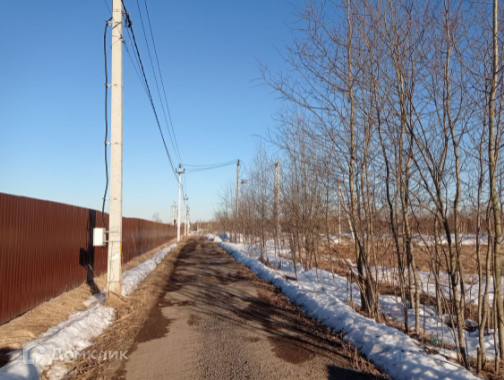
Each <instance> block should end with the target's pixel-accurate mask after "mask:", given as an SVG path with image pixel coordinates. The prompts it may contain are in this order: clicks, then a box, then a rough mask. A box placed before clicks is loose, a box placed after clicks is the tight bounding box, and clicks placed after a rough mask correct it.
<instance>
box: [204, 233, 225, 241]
mask: <svg viewBox="0 0 504 380" xmlns="http://www.w3.org/2000/svg"><path fill="white" fill-rule="evenodd" d="M206 238H207V239H208V240H210V241H214V242H216V243H221V242H222V239H221V238H220V237H218V236H216V235H213V234H207V235H206Z"/></svg>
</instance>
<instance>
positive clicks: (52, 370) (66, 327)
mask: <svg viewBox="0 0 504 380" xmlns="http://www.w3.org/2000/svg"><path fill="white" fill-rule="evenodd" d="M175 245H176V244H172V245H170V246H168V247H166V248H163V249H162V250H160V251H159V252H157V253H156V254H155V255H154V256H153V257H152V258H150V259H149V260H146V261H144V262H143V263H141V264H139V265H137V266H136V267H134V268H132V269H130V270H128V271H126V272H124V273H123V289H122V294H123V296H127V295H128V294H130V293H131V292H132V291H133V290H135V288H136V287H137V286H138V284H139V283H140V282H141V281H142V280H144V279H145V277H147V276H148V275H149V273H150V272H152V271H153V270H154V269H155V268H156V266H157V265H158V264H159V263H160V262H161V261H162V260H163V259H164V258H165V256H166V255H167V254H168V252H169V251H170V250H171V249H172V248H173V247H174V246H175ZM104 301H105V292H102V293H98V294H96V295H94V296H91V297H89V298H88V299H87V300H86V301H85V302H84V306H86V307H87V310H83V311H78V312H76V313H74V314H72V315H71V316H70V317H69V318H68V319H67V320H66V321H63V322H61V323H60V324H58V325H57V326H53V327H51V328H50V329H48V330H47V331H46V332H45V333H43V334H41V335H40V336H39V337H38V338H36V339H34V340H32V341H30V342H28V343H27V344H26V345H25V346H24V347H23V349H19V350H15V351H13V352H12V353H11V356H10V361H9V363H8V364H6V365H5V366H3V367H1V368H0V380H20V379H24V380H37V379H39V378H40V374H41V373H42V372H43V371H44V370H46V369H48V376H49V378H51V379H61V378H63V377H64V376H65V375H66V372H67V370H66V366H65V365H64V363H65V362H68V361H72V360H75V359H76V356H77V355H78V354H79V353H80V352H81V351H82V350H84V349H86V348H88V347H90V346H91V345H92V343H91V339H92V338H94V337H96V336H98V335H100V334H101V333H102V332H103V331H104V330H105V329H106V328H107V327H109V326H110V325H111V324H112V323H113V322H114V319H115V310H114V309H113V308H111V307H108V306H105V304H104V303H105V302H104ZM97 355H98V353H97Z"/></svg>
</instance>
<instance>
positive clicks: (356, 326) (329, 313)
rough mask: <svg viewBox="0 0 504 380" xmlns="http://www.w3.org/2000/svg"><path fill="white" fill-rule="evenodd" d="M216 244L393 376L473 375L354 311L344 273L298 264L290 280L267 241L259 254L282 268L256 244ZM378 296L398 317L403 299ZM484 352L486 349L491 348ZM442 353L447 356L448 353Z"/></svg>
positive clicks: (431, 315)
mask: <svg viewBox="0 0 504 380" xmlns="http://www.w3.org/2000/svg"><path fill="white" fill-rule="evenodd" d="M219 245H220V246H221V247H222V248H224V249H225V250H226V251H228V252H229V253H230V254H231V255H232V256H233V257H234V258H235V259H236V260H237V261H239V262H242V263H244V264H245V265H247V266H248V267H250V268H251V269H252V270H253V271H254V272H256V273H257V274H258V275H259V276H260V277H262V278H264V279H266V280H268V281H269V282H271V283H273V284H274V285H275V286H278V287H280V288H281V289H282V292H283V293H284V294H285V295H286V296H287V297H288V298H289V299H290V300H291V301H293V302H295V303H297V304H299V305H300V306H301V307H302V308H303V309H304V310H305V311H306V312H307V313H308V314H309V315H311V316H312V317H314V318H316V319H318V320H319V321H321V322H322V323H324V324H325V325H327V326H329V327H331V328H333V329H335V330H336V331H338V332H341V333H342V334H343V335H344V339H345V340H347V341H348V342H350V343H351V344H353V345H354V346H356V347H357V348H358V349H359V350H360V351H361V352H362V353H363V354H364V355H366V357H367V358H368V359H369V360H371V361H373V362H374V363H375V364H376V365H377V366H378V367H380V368H381V369H382V370H384V371H385V372H386V373H388V374H389V375H390V376H391V377H392V378H393V379H424V380H434V379H440V378H442V379H453V380H459V379H478V377H476V376H475V375H474V374H472V373H471V372H470V371H467V370H466V369H465V368H463V367H462V366H460V365H458V364H456V363H453V362H450V361H448V360H447V359H446V358H445V357H444V356H442V355H433V354H428V353H427V352H426V351H425V350H424V348H423V347H421V346H420V344H419V343H418V342H416V341H415V340H413V339H411V338H410V337H409V336H408V335H407V334H405V333H403V332H402V331H399V330H397V329H396V328H394V327H391V326H387V325H385V324H381V323H377V322H376V321H374V320H373V319H369V318H366V317H364V316H362V315H361V314H359V313H357V312H356V311H355V310H354V309H352V308H351V307H350V306H349V305H348V304H347V303H348V302H349V301H350V297H352V299H353V301H354V302H355V303H356V304H359V303H360V296H359V288H358V286H357V285H356V284H350V283H349V282H348V281H347V279H346V278H345V277H341V276H338V275H335V276H334V279H333V276H332V274H331V273H329V272H327V271H323V270H316V269H310V270H305V269H304V268H302V267H301V266H300V265H298V266H297V268H296V270H297V273H298V280H297V281H290V280H288V279H286V278H284V276H290V277H293V276H294V275H295V271H294V267H293V266H292V262H291V261H290V260H286V259H284V258H281V257H278V256H276V255H275V253H274V249H273V250H272V247H271V245H270V244H269V245H268V247H267V250H266V252H264V253H263V254H264V255H265V257H266V258H267V259H268V261H269V263H270V264H271V265H273V266H275V267H277V268H281V269H279V270H273V269H271V268H269V267H267V266H265V265H263V264H262V263H261V262H260V261H259V260H258V259H259V257H260V255H261V251H260V248H258V247H257V246H250V245H247V244H231V243H220V244H219ZM379 301H380V306H381V308H382V311H383V312H384V313H385V314H387V315H389V316H390V317H391V318H396V319H397V320H400V319H401V318H402V312H401V310H402V304H401V302H400V299H399V298H398V297H395V296H380V298H379ZM411 312H413V311H411ZM421 314H422V315H423V318H422V322H423V323H424V325H425V327H426V330H428V329H429V328H430V327H434V329H435V331H434V332H435V333H439V332H441V333H443V332H445V333H446V335H448V337H447V336H440V338H441V339H443V340H444V341H445V342H448V338H449V337H450V338H451V335H450V334H451V333H450V331H451V330H450V331H445V330H439V329H437V328H436V326H437V325H441V323H440V321H439V319H438V317H437V315H436V313H435V310H432V308H424V309H423V310H422V311H421ZM468 338H469V337H468ZM441 339H440V340H441ZM476 339H477V335H476ZM488 353H489V354H490V350H488ZM444 354H445V355H446V356H452V354H453V353H450V352H446V353H444Z"/></svg>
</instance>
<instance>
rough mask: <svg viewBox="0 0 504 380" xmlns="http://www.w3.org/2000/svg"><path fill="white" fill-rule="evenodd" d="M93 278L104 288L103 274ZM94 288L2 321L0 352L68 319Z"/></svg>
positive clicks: (149, 254) (85, 286) (83, 288)
mask: <svg viewBox="0 0 504 380" xmlns="http://www.w3.org/2000/svg"><path fill="white" fill-rule="evenodd" d="M172 242H173V240H172V241H170V242H168V243H166V244H163V245H162V246H160V247H157V248H155V249H152V250H150V251H148V252H146V253H144V254H143V255H140V256H138V257H135V258H134V259H133V260H131V261H129V262H128V263H126V264H124V265H123V271H126V270H128V269H131V268H133V267H134V266H136V265H138V264H140V263H141V262H143V261H145V260H147V259H149V258H151V257H152V256H154V254H155V253H156V252H158V251H159V250H160V249H161V248H164V247H165V246H167V245H169V244H171V243H172ZM94 281H95V283H96V286H97V288H98V290H100V289H104V288H105V286H106V274H103V275H101V276H99V277H96V278H95V279H94ZM94 292H96V289H92V287H91V286H89V285H88V284H82V285H80V286H78V287H77V288H75V289H72V290H70V291H68V292H65V293H63V294H61V295H59V296H57V297H55V298H53V299H51V300H49V301H47V302H44V303H42V304H40V305H39V306H37V307H35V308H34V309H32V310H30V311H28V312H26V313H24V314H23V315H21V316H19V317H17V318H15V319H13V320H11V321H9V322H7V323H4V324H3V325H1V326H0V355H1V354H2V353H6V352H7V351H10V350H12V349H18V348H21V347H22V346H23V345H24V344H25V343H27V342H28V341H30V340H32V339H34V338H36V337H38V336H39V335H40V334H42V333H43V332H45V331H47V329H49V328H50V327H52V326H55V325H57V324H58V323H60V322H62V321H65V320H67V319H68V317H69V316H70V315H71V314H73V313H75V312H76V311H80V310H85V309H86V307H85V306H84V305H83V304H82V303H83V302H84V301H85V300H87V299H88V298H89V297H90V296H91V295H93V294H94ZM0 361H1V358H0Z"/></svg>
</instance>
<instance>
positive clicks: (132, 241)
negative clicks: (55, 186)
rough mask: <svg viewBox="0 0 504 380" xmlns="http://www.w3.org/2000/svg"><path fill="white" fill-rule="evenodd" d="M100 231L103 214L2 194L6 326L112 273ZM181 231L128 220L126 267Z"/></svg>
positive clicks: (0, 311) (0, 290)
mask: <svg viewBox="0 0 504 380" xmlns="http://www.w3.org/2000/svg"><path fill="white" fill-rule="evenodd" d="M104 218H105V221H106V223H107V224H108V214H105V215H104ZM94 227H103V219H102V213H101V212H99V211H95V210H90V209H86V208H82V207H76V206H70V205H66V204H61V203H56V202H49V201H43V200H38V199H33V198H26V197H19V196H15V195H9V194H3V193H0V324H1V323H3V322H5V321H8V320H10V319H12V318H13V317H15V316H17V315H19V314H21V313H24V312H26V311H28V310H30V309H32V308H33V307H35V306H37V305H38V304H40V303H42V302H44V301H46V300H48V299H50V298H52V297H55V296H57V295H59V294H61V293H63V292H65V291H67V290H70V289H72V288H74V287H76V286H78V285H80V284H82V283H83V282H84V281H86V279H87V278H88V276H92V275H93V273H94V274H96V275H100V274H102V273H104V272H106V270H107V248H106V247H93V241H92V240H93V228H94ZM176 231H177V230H176V227H174V226H171V225H167V224H162V223H155V222H151V221H148V220H142V219H135V218H123V258H122V261H123V263H125V262H128V261H129V260H131V259H133V258H134V257H136V256H138V255H140V254H142V253H144V252H147V251H149V250H151V249H153V248H155V247H157V246H159V245H161V244H163V243H166V242H167V241H169V240H170V239H172V238H174V237H175V236H176V234H177V233H176ZM91 269H92V270H91Z"/></svg>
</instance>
